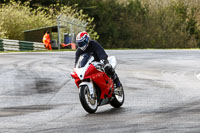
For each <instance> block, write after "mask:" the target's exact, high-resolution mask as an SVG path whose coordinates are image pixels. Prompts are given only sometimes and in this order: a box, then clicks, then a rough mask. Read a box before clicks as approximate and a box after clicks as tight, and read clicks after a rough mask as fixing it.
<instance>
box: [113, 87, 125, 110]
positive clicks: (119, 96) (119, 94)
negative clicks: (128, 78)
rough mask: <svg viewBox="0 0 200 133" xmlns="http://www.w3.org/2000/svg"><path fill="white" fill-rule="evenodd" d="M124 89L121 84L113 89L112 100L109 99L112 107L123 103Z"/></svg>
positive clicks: (117, 106)
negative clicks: (116, 88)
mask: <svg viewBox="0 0 200 133" xmlns="http://www.w3.org/2000/svg"><path fill="white" fill-rule="evenodd" d="M124 97H125V96H124V89H123V86H121V88H120V89H118V90H115V91H114V94H113V98H114V99H113V100H112V101H111V103H110V105H111V106H113V107H114V108H119V107H121V106H122V105H123V103H124Z"/></svg>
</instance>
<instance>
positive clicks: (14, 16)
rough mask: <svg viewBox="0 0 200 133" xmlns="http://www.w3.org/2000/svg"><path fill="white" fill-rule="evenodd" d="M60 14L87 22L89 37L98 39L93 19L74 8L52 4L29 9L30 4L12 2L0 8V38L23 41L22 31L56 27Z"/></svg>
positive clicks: (12, 0)
mask: <svg viewBox="0 0 200 133" xmlns="http://www.w3.org/2000/svg"><path fill="white" fill-rule="evenodd" d="M60 14H67V16H69V17H71V18H77V19H78V20H80V21H85V22H87V23H88V26H87V28H89V29H90V30H89V32H90V33H91V36H92V37H94V38H95V39H97V38H98V34H97V33H96V32H95V31H94V27H95V25H94V24H92V21H93V19H92V18H90V17H88V15H85V14H83V13H82V11H78V10H77V9H76V7H75V6H73V7H70V6H64V5H59V4H54V5H51V6H49V7H48V8H45V7H39V8H31V7H30V2H25V3H23V4H22V3H20V2H15V1H14V0H11V1H10V2H9V3H7V4H2V5H1V7H0V38H9V39H16V40H23V37H24V36H23V31H24V30H29V29H34V28H40V27H46V26H52V25H56V24H57V22H56V18H57V16H58V15H60ZM76 30H80V29H76ZM75 32H80V31H75Z"/></svg>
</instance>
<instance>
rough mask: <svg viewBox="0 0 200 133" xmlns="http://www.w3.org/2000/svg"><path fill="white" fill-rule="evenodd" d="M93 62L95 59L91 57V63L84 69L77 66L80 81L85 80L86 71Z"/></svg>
mask: <svg viewBox="0 0 200 133" xmlns="http://www.w3.org/2000/svg"><path fill="white" fill-rule="evenodd" d="M93 60H94V57H91V58H90V59H89V61H88V62H87V64H86V65H85V66H84V67H82V68H78V67H77V66H76V68H75V71H76V73H77V75H78V77H79V78H80V80H83V79H84V76H85V72H86V70H87V69H88V67H89V65H90V63H91V62H92V61H93Z"/></svg>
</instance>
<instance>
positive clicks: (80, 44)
mask: <svg viewBox="0 0 200 133" xmlns="http://www.w3.org/2000/svg"><path fill="white" fill-rule="evenodd" d="M85 45H86V43H85V41H83V42H78V47H84V46H85Z"/></svg>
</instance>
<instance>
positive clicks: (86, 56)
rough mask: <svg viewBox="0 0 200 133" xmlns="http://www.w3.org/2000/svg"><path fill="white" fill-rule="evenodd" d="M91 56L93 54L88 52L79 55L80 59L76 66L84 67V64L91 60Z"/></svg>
mask: <svg viewBox="0 0 200 133" xmlns="http://www.w3.org/2000/svg"><path fill="white" fill-rule="evenodd" d="M91 57H92V56H91V55H90V54H87V53H86V54H83V55H81V56H80V57H79V59H78V62H77V65H76V67H78V68H82V67H84V66H85V65H86V64H87V62H88V60H89V59H90V58H91Z"/></svg>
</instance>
